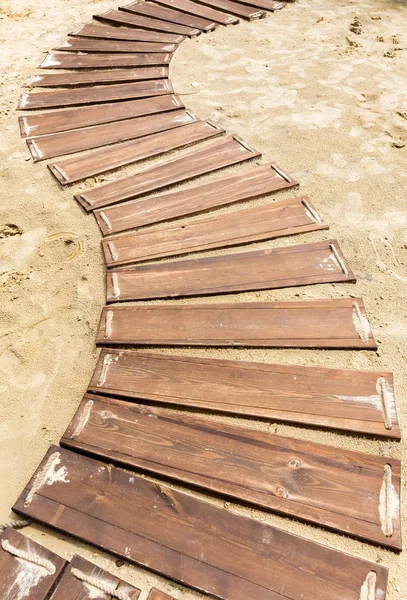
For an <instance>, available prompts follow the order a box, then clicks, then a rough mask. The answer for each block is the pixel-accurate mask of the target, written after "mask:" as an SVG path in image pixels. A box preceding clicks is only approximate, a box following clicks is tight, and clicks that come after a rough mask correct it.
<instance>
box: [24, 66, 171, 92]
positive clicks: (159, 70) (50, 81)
mask: <svg viewBox="0 0 407 600" xmlns="http://www.w3.org/2000/svg"><path fill="white" fill-rule="evenodd" d="M168 73H169V69H168V67H145V68H143V67H139V68H137V69H108V70H106V71H103V70H96V71H78V72H76V71H74V72H72V73H69V72H66V73H63V74H61V73H45V74H41V75H31V77H29V78H28V79H27V82H26V84H25V85H26V87H62V88H63V87H79V86H81V85H95V84H97V83H124V82H125V81H142V80H145V79H168Z"/></svg>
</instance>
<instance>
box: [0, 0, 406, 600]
mask: <svg viewBox="0 0 407 600" xmlns="http://www.w3.org/2000/svg"><path fill="white" fill-rule="evenodd" d="M26 4H27V3H26V2H24V1H23V0H12V1H11V0H6V1H5V2H3V4H2V8H0V42H1V45H2V53H1V54H0V68H1V70H2V72H3V80H2V92H3V97H2V105H1V107H0V118H1V121H2V137H1V141H0V151H1V153H2V157H1V158H2V160H1V163H0V184H1V190H2V194H1V197H2V209H1V219H0V232H3V234H1V233H0V235H7V237H4V238H3V239H1V240H0V283H1V287H0V294H1V308H0V373H1V377H0V392H1V400H0V439H1V444H0V489H1V494H0V522H3V521H5V520H8V519H9V518H11V513H10V506H11V505H12V503H13V502H14V500H15V499H16V497H17V496H18V495H19V493H20V492H21V489H22V487H23V485H24V484H25V483H26V481H27V479H28V478H29V476H30V475H31V473H32V472H33V470H34V468H35V467H36V465H37V464H38V462H39V461H40V459H41V457H42V456H43V454H44V452H45V450H46V448H47V447H48V445H49V443H50V442H57V441H58V439H59V438H60V436H61V434H62V432H63V431H64V429H65V427H66V425H67V423H68V422H69V420H70V418H71V416H72V415H73V413H74V411H75V408H76V406H77V404H78V402H79V400H80V397H81V394H82V393H83V392H84V390H85V388H86V385H87V382H88V381H89V379H90V375H91V372H92V370H93V367H94V363H95V357H96V353H97V352H96V350H95V347H94V336H95V328H96V325H97V321H98V316H99V312H100V308H101V306H102V304H103V301H104V281H103V270H104V269H103V261H102V257H101V254H100V250H99V240H100V237H99V233H98V229H97V227H96V225H95V223H94V222H93V219H92V217H87V216H85V214H84V213H83V212H82V210H81V209H80V208H79V207H78V206H77V205H76V204H75V202H74V201H73V200H72V191H70V190H68V191H65V192H63V191H61V190H60V189H59V188H58V186H57V185H56V184H55V183H54V182H53V181H52V179H51V176H50V175H49V174H48V173H47V170H46V168H45V165H44V164H39V165H35V166H34V165H33V163H32V161H30V160H29V154H28V151H27V149H26V147H25V144H24V143H23V142H22V141H21V140H20V139H19V133H18V126H17V121H16V114H15V112H14V107H15V106H16V104H17V100H18V97H19V94H20V89H21V86H22V85H23V84H24V82H25V80H26V78H27V76H28V75H30V74H32V73H33V71H34V67H35V65H37V64H39V62H40V60H41V58H42V56H43V52H44V51H46V50H48V49H49V48H51V47H52V46H54V45H56V43H57V42H59V41H60V40H62V39H63V38H64V36H65V34H66V33H68V32H69V31H71V30H73V29H74V28H75V27H76V26H78V25H79V24H80V23H82V22H84V21H86V20H88V19H89V17H90V16H91V15H92V13H95V12H101V11H103V10H106V9H107V8H110V7H112V6H113V5H112V3H111V1H110V0H109V1H104V2H80V1H79V0H69V2H68V1H67V0H54V2H52V3H51V2H49V1H47V0H38V1H37V2H36V3H35V7H33V8H30V9H27V8H26ZM355 16H358V18H359V21H360V23H361V33H360V34H357V33H354V32H352V31H350V30H349V27H350V26H351V24H352V23H353V21H354V18H355ZM357 30H358V29H357V26H356V31H357ZM354 44H356V45H354ZM406 48H407V11H406V3H405V2H404V1H402V0H400V1H394V0H389V1H388V2H387V3H386V8H385V9H383V3H382V2H379V1H378V0H362V1H360V2H357V3H356V2H349V1H340V0H326V1H325V2H324V3H323V7H322V4H321V3H320V2H317V0H307V1H305V0H300V1H299V2H297V3H296V4H295V5H293V6H290V7H288V8H287V9H285V10H283V11H281V12H279V13H276V14H275V15H274V16H270V17H269V18H268V19H266V20H263V21H259V22H253V23H250V24H248V23H242V24H240V25H239V26H237V27H230V28H228V29H226V30H225V29H219V30H217V32H216V33H214V34H212V35H210V36H205V37H201V38H200V39H198V40H188V41H186V42H184V44H183V45H182V48H181V49H180V50H179V51H178V53H177V55H176V58H175V59H174V61H173V64H172V77H173V80H174V82H175V87H176V89H177V90H178V91H179V92H180V93H184V94H189V95H185V96H184V101H185V102H186V104H187V105H188V106H189V107H190V108H192V109H193V110H194V111H196V113H197V114H198V115H199V116H202V117H206V116H208V117H211V118H212V119H213V120H216V121H218V122H219V123H220V124H222V125H224V126H225V127H226V128H227V129H228V130H229V131H231V130H235V131H236V132H238V133H239V134H240V135H241V136H242V137H244V139H246V140H247V141H248V142H249V143H251V144H252V145H253V146H255V147H256V148H258V149H260V150H262V151H263V153H264V160H271V159H273V160H276V161H277V162H278V163H279V164H280V165H281V166H282V167H283V168H284V169H286V170H287V171H288V172H289V173H291V174H292V175H293V176H294V177H295V178H296V179H297V180H299V181H300V182H301V184H302V185H301V191H302V192H303V193H309V194H310V196H311V198H312V200H313V202H314V203H315V204H316V205H317V207H318V208H319V209H320V211H321V213H322V214H323V216H324V217H325V218H326V219H327V220H328V221H329V222H330V223H331V230H330V232H327V233H326V234H325V233H324V232H321V233H316V234H311V235H303V236H300V237H297V238H291V239H286V240H278V241H276V242H270V243H263V244H256V245H255V246H256V247H259V248H262V247H276V246H282V245H290V244H296V243H300V242H301V241H314V240H321V239H324V238H328V237H337V238H338V239H339V241H340V243H341V245H342V248H343V249H344V251H345V252H346V255H347V258H348V259H349V260H350V262H351V264H352V268H353V269H354V271H355V273H356V275H357V277H358V283H357V284H356V285H355V286H346V285H329V286H315V287H310V288H303V289H301V288H299V289H292V290H280V291H276V292H259V293H251V294H241V295H233V296H231V297H230V298H231V299H241V300H253V299H259V300H260V299H261V300H265V299H295V298H298V297H301V298H316V297H321V298H327V297H340V296H345V295H348V294H349V293H351V294H355V295H358V296H359V295H361V296H363V298H364V299H365V303H366V307H367V311H368V314H369V317H370V320H371V322H372V324H373V327H374V330H375V333H376V337H377V338H378V341H379V352H378V353H377V354H376V353H372V352H339V351H327V352H323V351H319V352H318V351H299V350H298V351H296V350H292V351H286V350H283V351H278V350H274V351H264V350H250V351H249V350H240V351H238V350H235V351H233V350H229V351H225V350H213V351H211V350H207V351H205V350H202V351H199V350H194V351H193V352H191V353H193V354H196V355H207V356H223V357H225V356H226V357H229V358H231V357H238V358H245V359H255V360H265V361H281V362H286V363H297V364H318V365H327V366H337V367H353V368H360V369H380V370H382V369H383V370H392V371H394V373H395V383H396V392H397V396H398V409H399V417H400V420H401V422H402V424H404V423H405V422H406V402H405V398H406V381H407V380H406V362H405V359H404V356H405V343H406V331H407V322H406V295H407V288H406V282H407V233H406V220H407V212H406V209H405V187H406V155H407V146H403V144H404V143H405V142H406V141H407V120H406V117H407V85H406V81H405V73H406V72H407V64H406V63H407V61H406ZM403 115H405V116H404V117H403ZM134 170H136V167H131V168H130V169H129V171H130V172H133V171H134ZM234 170H236V169H234ZM6 225H13V227H12V228H11V229H10V227H5V226H6ZM14 226H15V227H14ZM16 228H17V229H16ZM18 231H21V232H22V233H17V235H9V234H10V233H16V232H18ZM223 299H225V298H223ZM221 300H222V298H221ZM192 301H193V300H192ZM203 301H205V302H211V301H212V299H211V298H207V299H204V300H203ZM178 352H180V353H182V350H178ZM240 422H241V423H242V424H245V423H247V422H246V421H245V420H241V421H240ZM250 424H251V426H252V427H258V428H261V429H269V430H270V431H278V433H281V434H289V435H293V436H296V437H301V438H304V439H310V440H318V441H321V442H327V443H331V444H333V445H338V446H343V447H347V448H353V449H363V450H366V451H370V452H378V453H380V454H382V455H385V456H393V457H400V458H401V457H402V456H403V454H404V462H405V463H406V462H407V460H406V458H407V457H406V451H405V449H406V445H405V443H403V444H397V443H389V442H381V441H376V440H369V439H361V438H352V437H350V436H345V435H335V434H334V433H328V432H314V431H311V430H307V429H305V428H303V429H300V428H295V427H288V426H283V425H279V426H276V425H274V424H271V425H267V424H264V423H260V422H254V421H251V422H250ZM405 481H407V477H406V470H404V482H405ZM404 491H405V483H404ZM229 506H231V507H232V505H229ZM237 510H239V511H240V512H242V513H246V514H251V515H253V516H255V517H257V518H259V519H261V520H264V521H267V522H268V523H271V524H275V525H277V526H279V527H282V528H284V529H286V530H289V531H293V532H295V533H299V534H301V535H303V536H305V537H307V538H311V539H315V540H317V541H319V542H322V543H327V544H330V545H332V546H333V547H335V548H338V549H342V550H345V551H347V552H350V553H352V554H355V555H358V556H362V557H365V558H369V559H371V560H374V561H376V560H377V561H378V562H380V563H382V564H385V565H386V566H389V567H390V568H391V571H390V583H389V590H388V599H389V600H399V599H400V600H401V599H402V598H406V597H407V575H406V573H407V558H406V557H407V555H406V553H404V554H402V555H401V556H395V555H394V554H392V553H391V552H389V551H384V550H381V549H376V548H373V547H372V546H369V545H368V544H363V543H361V542H358V541H354V540H349V539H347V538H345V537H343V536H340V535H336V534H333V533H328V532H324V531H323V530H320V529H317V528H313V527H310V526H306V525H302V524H299V523H295V522H291V521H289V520H288V519H284V518H280V517H277V516H275V515H265V514H264V513H260V512H259V511H256V510H249V509H241V508H238V509H237ZM404 525H405V519H404ZM26 533H27V534H28V535H30V536H32V537H33V538H35V539H37V540H39V541H41V542H42V543H44V545H46V546H48V547H49V548H51V549H54V550H56V551H58V552H60V553H62V554H63V555H66V556H71V555H72V553H73V552H74V551H75V548H80V552H81V554H83V555H85V556H86V557H89V558H91V559H94V560H95V561H96V562H98V563H99V564H101V565H102V566H105V567H107V568H110V569H112V570H113V571H114V572H116V573H120V575H121V576H122V577H124V578H125V579H127V580H128V581H129V582H131V583H134V584H136V585H137V584H139V585H140V586H144V587H146V586H148V585H149V584H151V583H154V584H156V585H158V586H159V587H161V588H162V589H166V590H167V591H170V592H171V591H173V592H174V594H175V595H176V596H178V597H180V596H181V595H182V591H181V590H183V588H181V587H180V586H178V585H176V584H172V583H168V582H164V581H163V580H160V578H158V577H155V576H153V575H151V574H149V573H147V572H145V571H143V570H142V569H138V568H137V567H128V566H123V567H121V568H118V567H116V566H115V563H114V560H112V559H111V558H108V557H107V555H103V554H101V553H99V552H96V551H94V550H93V549H92V548H89V547H85V546H83V545H82V544H74V543H72V540H70V539H65V538H64V536H60V535H56V534H53V533H50V532H49V530H46V529H44V528H41V527H38V526H33V527H30V528H27V529H26ZM184 596H185V597H197V596H198V594H194V593H192V592H189V591H188V592H184ZM143 600H144V597H143Z"/></svg>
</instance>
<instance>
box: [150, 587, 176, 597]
mask: <svg viewBox="0 0 407 600" xmlns="http://www.w3.org/2000/svg"><path fill="white" fill-rule="evenodd" d="M148 600H174V598H172V597H171V596H169V595H168V594H165V593H164V592H162V591H161V590H157V588H151V590H150V593H149V594H148Z"/></svg>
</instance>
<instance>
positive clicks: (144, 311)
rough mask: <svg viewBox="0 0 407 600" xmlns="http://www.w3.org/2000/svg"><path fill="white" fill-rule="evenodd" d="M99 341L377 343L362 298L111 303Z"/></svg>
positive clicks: (282, 344)
mask: <svg viewBox="0 0 407 600" xmlns="http://www.w3.org/2000/svg"><path fill="white" fill-rule="evenodd" d="M97 343H98V344H107V345H129V344H131V345H135V346H139V345H146V346H227V347H233V346H251V347H263V348H355V349H356V348H360V349H370V350H375V349H376V347H377V346H376V342H375V340H374V337H373V333H372V331H371V328H370V324H369V322H368V320H367V317H366V313H365V307H364V304H363V300H362V299H361V298H355V299H354V298H341V299H338V300H303V301H297V302H244V303H241V304H236V303H233V304H232V303H224V304H162V305H143V306H109V307H105V308H104V309H103V311H102V316H101V319H100V324H99V330H98V334H97Z"/></svg>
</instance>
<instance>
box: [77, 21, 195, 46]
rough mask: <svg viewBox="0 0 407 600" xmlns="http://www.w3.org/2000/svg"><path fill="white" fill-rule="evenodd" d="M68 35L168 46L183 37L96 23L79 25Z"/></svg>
mask: <svg viewBox="0 0 407 600" xmlns="http://www.w3.org/2000/svg"><path fill="white" fill-rule="evenodd" d="M69 35H71V36H77V37H87V38H96V39H103V40H128V41H130V42H163V43H169V44H180V43H181V42H182V40H183V39H185V36H183V35H179V34H177V33H165V32H158V31H151V30H149V31H146V30H145V29H134V28H128V27H118V26H114V25H108V24H106V23H105V24H103V25H102V24H101V23H99V22H98V21H92V23H86V24H85V25H81V26H80V27H79V29H76V30H75V31H72V33H70V34H69Z"/></svg>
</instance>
